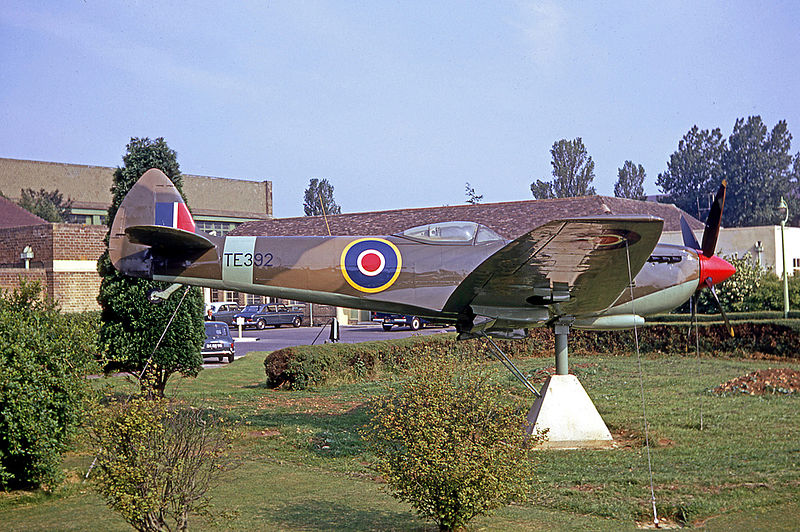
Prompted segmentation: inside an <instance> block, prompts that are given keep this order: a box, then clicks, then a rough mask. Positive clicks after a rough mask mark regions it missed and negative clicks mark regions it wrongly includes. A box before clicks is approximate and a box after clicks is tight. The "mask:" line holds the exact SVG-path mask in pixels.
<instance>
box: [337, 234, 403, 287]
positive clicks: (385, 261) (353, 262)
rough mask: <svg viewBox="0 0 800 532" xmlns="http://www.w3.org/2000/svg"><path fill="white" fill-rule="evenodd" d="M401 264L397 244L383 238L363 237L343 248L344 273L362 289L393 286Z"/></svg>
mask: <svg viewBox="0 0 800 532" xmlns="http://www.w3.org/2000/svg"><path fill="white" fill-rule="evenodd" d="M402 264H403V259H402V258H401V257H400V250H399V249H397V246H395V245H394V244H392V243H391V242H389V241H388V240H384V239H382V238H360V239H358V240H354V241H352V242H350V243H349V244H348V245H347V246H345V248H344V250H343V251H342V260H341V266H342V275H343V276H344V278H345V280H346V281H347V283H348V284H349V285H350V286H352V287H353V288H355V289H356V290H360V291H361V292H368V293H375V292H381V291H383V290H386V289H387V288H389V287H390V286H392V284H393V283H394V282H395V280H397V277H398V276H399V275H400V267H401V266H402Z"/></svg>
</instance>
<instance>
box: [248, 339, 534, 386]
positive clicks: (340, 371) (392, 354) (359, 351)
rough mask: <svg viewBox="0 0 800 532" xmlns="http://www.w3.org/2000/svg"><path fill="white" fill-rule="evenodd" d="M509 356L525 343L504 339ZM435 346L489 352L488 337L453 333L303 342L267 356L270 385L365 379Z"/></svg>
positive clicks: (471, 353) (480, 354)
mask: <svg viewBox="0 0 800 532" xmlns="http://www.w3.org/2000/svg"><path fill="white" fill-rule="evenodd" d="M503 345H504V349H506V348H508V349H510V351H508V353H509V356H525V354H526V353H528V352H529V351H522V352H520V351H519V349H523V350H527V349H528V346H527V345H526V344H523V343H515V342H504V344H503ZM431 349H435V350H436V351H437V352H439V353H442V354H451V355H453V356H463V357H466V358H470V357H471V358H476V359H482V358H484V357H485V356H486V353H488V344H487V343H486V341H485V340H467V341H463V342H456V341H454V340H453V337H452V336H451V335H436V336H412V337H410V338H404V339H402V340H397V341H386V340H384V341H378V342H362V343H359V344H324V345H314V346H310V345H302V346H295V347H289V348H285V349H279V350H277V351H273V352H272V353H270V354H269V355H268V356H267V357H266V359H265V360H264V369H265V372H266V375H267V386H269V387H271V388H275V387H279V386H286V387H289V388H292V389H303V388H306V387H308V386H315V385H319V384H323V383H325V382H327V381H328V380H329V379H330V378H332V377H334V376H336V377H337V378H339V379H345V380H347V379H352V380H362V379H364V378H367V377H372V376H374V375H375V374H377V373H379V372H381V371H382V370H386V371H390V372H397V371H400V370H402V369H403V368H404V367H405V365H406V364H407V362H408V361H410V360H414V359H416V358H417V357H419V356H423V355H424V354H425V353H427V352H429V351H430V350H431Z"/></svg>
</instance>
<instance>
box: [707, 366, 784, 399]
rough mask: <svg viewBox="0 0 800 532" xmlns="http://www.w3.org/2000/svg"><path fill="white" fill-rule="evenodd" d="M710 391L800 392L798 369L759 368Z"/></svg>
mask: <svg viewBox="0 0 800 532" xmlns="http://www.w3.org/2000/svg"><path fill="white" fill-rule="evenodd" d="M712 391H713V392H714V393H717V394H720V395H731V394H739V393H743V394H747V395H766V394H793V393H800V371H798V370H796V369H791V368H769V369H760V370H758V371H754V372H752V373H748V374H747V375H742V376H741V377H736V378H735V379H731V380H729V381H728V382H724V383H722V384H720V385H719V386H717V387H716V388H714V389H713V390H712Z"/></svg>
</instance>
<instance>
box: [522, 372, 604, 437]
mask: <svg viewBox="0 0 800 532" xmlns="http://www.w3.org/2000/svg"><path fill="white" fill-rule="evenodd" d="M541 393H542V396H541V397H539V398H538V399H536V402H535V403H533V406H532V407H531V409H530V411H529V412H528V423H530V425H531V426H532V430H533V431H534V432H535V431H542V430H544V429H548V432H547V441H545V442H544V443H543V444H542V447H544V448H549V449H578V448H583V449H587V448H588V449H603V448H609V447H612V446H613V444H614V439H613V438H612V437H611V433H610V432H609V431H608V428H607V427H606V424H605V422H604V421H603V418H601V417H600V414H599V413H598V412H597V408H595V406H594V403H592V400H591V399H590V398H589V394H587V393H586V390H584V389H583V386H581V383H580V382H579V381H578V378H577V377H576V376H575V375H552V376H551V377H549V378H548V379H547V381H546V382H545V383H544V386H543V387H542V392H541Z"/></svg>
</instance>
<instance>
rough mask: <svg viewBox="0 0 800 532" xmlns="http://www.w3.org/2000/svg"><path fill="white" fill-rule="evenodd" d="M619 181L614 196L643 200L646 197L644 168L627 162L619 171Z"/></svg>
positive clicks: (615, 185) (615, 186)
mask: <svg viewBox="0 0 800 532" xmlns="http://www.w3.org/2000/svg"><path fill="white" fill-rule="evenodd" d="M617 175H618V179H617V182H616V183H615V184H614V196H616V197H618V198H630V199H636V200H643V199H644V198H645V196H644V178H645V172H644V166H642V165H641V164H633V162H632V161H625V163H624V164H623V165H622V168H620V169H619V170H618V171H617Z"/></svg>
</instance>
